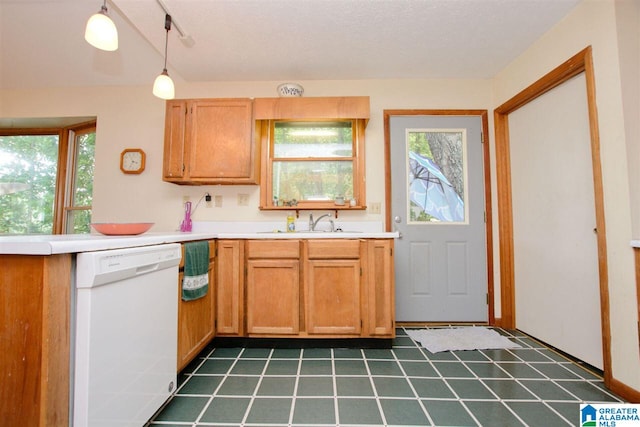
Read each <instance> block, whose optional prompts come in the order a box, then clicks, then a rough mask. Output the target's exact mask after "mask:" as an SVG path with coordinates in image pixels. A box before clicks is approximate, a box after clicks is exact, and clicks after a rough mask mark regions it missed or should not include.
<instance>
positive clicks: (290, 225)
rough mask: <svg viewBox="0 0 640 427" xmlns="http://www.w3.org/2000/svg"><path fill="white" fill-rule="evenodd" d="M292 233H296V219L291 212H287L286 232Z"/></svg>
mask: <svg viewBox="0 0 640 427" xmlns="http://www.w3.org/2000/svg"><path fill="white" fill-rule="evenodd" d="M294 231H296V217H295V216H294V215H293V212H289V214H288V215H287V232H288V233H293V232H294Z"/></svg>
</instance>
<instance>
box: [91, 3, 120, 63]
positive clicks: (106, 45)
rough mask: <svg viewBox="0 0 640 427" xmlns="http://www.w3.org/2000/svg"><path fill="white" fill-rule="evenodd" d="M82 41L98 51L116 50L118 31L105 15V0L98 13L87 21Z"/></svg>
mask: <svg viewBox="0 0 640 427" xmlns="http://www.w3.org/2000/svg"><path fill="white" fill-rule="evenodd" d="M84 39H85V40H86V41H87V42H89V44H90V45H91V46H94V47H97V48H98V49H102V50H108V51H113V50H117V49H118V30H117V29H116V24H114V23H113V21H112V20H111V18H109V15H107V0H104V3H103V4H102V7H101V8H100V11H99V12H98V13H96V14H95V15H92V16H91V18H89V20H88V21H87V27H86V29H85V31H84Z"/></svg>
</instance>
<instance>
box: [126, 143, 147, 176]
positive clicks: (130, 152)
mask: <svg viewBox="0 0 640 427" xmlns="http://www.w3.org/2000/svg"><path fill="white" fill-rule="evenodd" d="M145 157H146V155H145V153H144V151H142V150H141V149H140V148H126V149H124V150H123V151H122V153H120V170H121V171H122V172H123V173H142V171H143V170H144V162H145Z"/></svg>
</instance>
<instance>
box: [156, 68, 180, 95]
mask: <svg viewBox="0 0 640 427" xmlns="http://www.w3.org/2000/svg"><path fill="white" fill-rule="evenodd" d="M153 94H154V95H155V96H157V97H158V98H161V99H173V98H175V96H176V90H175V87H174V85H173V80H171V77H169V73H167V69H166V68H165V69H164V70H162V73H160V75H159V76H158V77H156V80H155V81H154V82H153Z"/></svg>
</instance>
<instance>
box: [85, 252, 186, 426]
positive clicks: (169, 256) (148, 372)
mask: <svg viewBox="0 0 640 427" xmlns="http://www.w3.org/2000/svg"><path fill="white" fill-rule="evenodd" d="M180 258H181V250H180V245H179V244H165V245H157V246H143V247H136V248H126V249H113V250H106V251H97V252H85V253H80V254H78V255H77V259H76V301H75V306H76V311H75V339H74V340H75V344H74V346H75V361H74V366H75V369H74V380H73V396H74V398H73V403H72V404H73V426H74V427H102V426H104V427H107V426H108V427H124V426H131V427H140V426H143V425H144V424H145V423H146V422H147V421H148V419H149V418H150V417H151V416H152V415H153V414H154V413H155V412H156V411H157V410H158V409H159V408H160V407H161V405H162V404H163V403H164V402H165V400H167V398H168V397H169V396H170V395H171V393H172V392H173V391H174V390H175V388H176V364H177V319H178V264H179V263H180Z"/></svg>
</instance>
